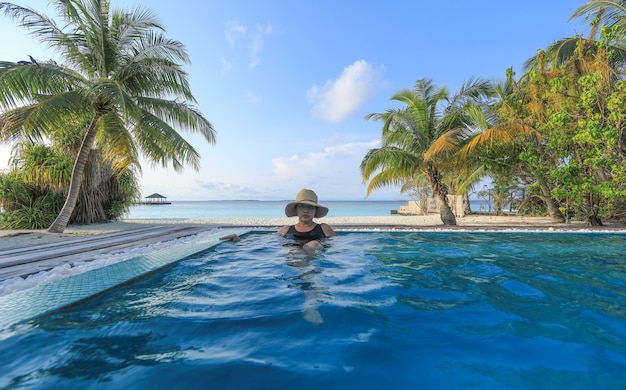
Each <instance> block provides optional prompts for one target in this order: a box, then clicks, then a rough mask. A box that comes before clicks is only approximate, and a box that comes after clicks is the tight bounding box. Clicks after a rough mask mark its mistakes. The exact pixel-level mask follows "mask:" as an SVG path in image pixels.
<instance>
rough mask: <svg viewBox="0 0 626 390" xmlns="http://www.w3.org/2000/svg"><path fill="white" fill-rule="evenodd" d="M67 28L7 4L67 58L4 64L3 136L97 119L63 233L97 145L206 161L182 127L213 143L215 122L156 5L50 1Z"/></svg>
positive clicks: (122, 152)
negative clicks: (128, 7) (124, 7)
mask: <svg viewBox="0 0 626 390" xmlns="http://www.w3.org/2000/svg"><path fill="white" fill-rule="evenodd" d="M52 3H54V4H55V5H56V8H57V9H58V10H59V11H60V15H61V17H62V18H63V24H62V27H59V26H58V25H57V24H56V23H55V21H54V20H53V19H51V18H48V17H47V16H46V15H43V14H40V13H38V12H36V11H34V10H32V9H30V8H27V7H21V6H18V5H15V4H12V3H4V2H3V3H0V12H3V13H4V14H5V15H6V16H9V17H11V18H12V19H14V20H16V21H17V22H18V23H19V25H20V26H23V27H25V28H27V29H29V31H30V33H31V34H32V35H34V36H35V37H37V38H38V39H39V40H40V41H41V42H43V43H45V44H47V45H48V46H49V47H51V48H54V49H56V50H58V51H59V53H60V58H61V60H62V62H63V63H62V64H56V63H55V62H54V61H47V62H46V61H38V62H37V64H35V63H30V64H21V63H13V62H0V91H1V92H2V93H1V94H0V107H1V108H2V109H3V110H4V113H3V117H4V121H5V122H4V126H3V127H4V129H3V134H2V139H1V140H0V141H12V140H16V139H20V138H30V139H43V138H44V137H45V135H46V134H52V133H53V132H54V131H55V129H58V128H61V127H62V126H63V123H64V121H65V120H67V119H68V118H73V119H77V118H85V117H87V118H89V120H88V126H87V128H86V129H85V131H84V137H83V139H82V143H81V145H80V150H79V153H78V155H77V158H76V161H75V164H74V167H73V170H72V179H71V184H70V186H69V190H68V194H67V199H66V202H65V204H64V206H63V208H62V210H61V212H60V213H59V215H58V217H57V218H56V220H55V221H54V223H52V225H51V226H50V227H49V228H48V231H49V232H55V233H58V232H63V231H64V229H65V227H66V226H67V223H68V221H69V218H70V216H71V214H72V211H73V210H74V207H75V205H76V201H77V199H78V196H79V190H80V186H81V176H82V174H83V171H84V169H85V165H86V163H87V160H88V157H89V154H90V150H91V149H92V148H96V147H97V146H98V145H102V144H108V145H114V150H115V151H116V153H118V155H119V156H123V157H125V158H127V159H130V160H131V161H134V162H137V161H138V158H139V155H140V154H141V155H143V156H144V157H145V158H146V159H147V160H149V161H152V162H154V163H155V164H161V165H162V166H164V167H167V166H169V165H171V166H172V167H173V168H174V170H176V171H180V170H182V168H183V167H184V166H185V165H191V166H192V167H193V168H194V169H196V170H197V169H198V168H199V161H200V156H199V154H198V152H197V151H196V150H195V149H194V147H193V146H192V145H191V144H189V143H188V142H187V141H186V140H185V139H184V138H183V137H182V136H181V135H180V134H179V133H178V132H177V129H181V130H183V131H187V132H191V133H199V134H201V135H202V136H203V137H204V138H205V139H206V140H207V141H208V142H209V143H211V144H213V143H214V142H215V132H214V129H213V126H212V125H211V123H210V122H209V121H208V120H207V119H205V118H204V117H203V116H202V114H201V113H200V112H199V110H198V109H197V108H196V107H195V106H194V104H195V99H194V97H193V95H192V93H191V90H190V86H189V83H188V76H187V73H186V72H185V71H184V70H183V68H182V66H181V63H189V58H188V56H187V53H186V51H185V48H184V46H183V45H182V44H181V43H180V42H178V41H175V40H171V39H168V38H166V37H165V36H164V35H163V33H164V31H165V30H164V28H163V26H162V25H161V24H160V23H159V21H158V20H157V18H156V16H155V15H154V14H153V13H152V12H151V11H149V10H147V9H145V8H141V7H137V8H135V9H134V10H132V11H130V12H123V11H121V10H116V9H111V7H110V2H109V1H107V0H55V1H52Z"/></svg>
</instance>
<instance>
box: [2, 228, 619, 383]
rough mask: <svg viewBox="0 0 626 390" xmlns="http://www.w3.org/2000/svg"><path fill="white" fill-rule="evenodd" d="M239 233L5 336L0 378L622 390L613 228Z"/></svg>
mask: <svg viewBox="0 0 626 390" xmlns="http://www.w3.org/2000/svg"><path fill="white" fill-rule="evenodd" d="M283 244H284V242H283V241H282V240H281V239H280V238H278V237H276V236H275V235H271V234H250V235H248V236H247V237H245V239H244V240H243V241H241V242H239V243H234V244H233V243H222V244H220V245H218V246H217V247H215V248H213V249H210V250H208V251H207V252H204V253H202V254H201V255H197V256H194V257H193V258H189V259H185V260H183V261H180V262H178V263H176V264H175V265H173V266H171V267H169V268H168V269H166V270H164V271H162V272H159V273H156V274H152V275H149V276H146V277H144V278H142V279H141V280H139V281H137V282H135V283H132V284H128V285H124V286H121V287H118V288H115V289H113V290H110V291H107V292H105V293H103V294H101V295H99V296H97V297H94V298H92V299H89V300H88V301H85V302H83V303H80V304H77V305H74V306H72V307H69V308H65V309H62V310H57V311H55V312H52V313H50V314H47V315H44V316H41V317H38V318H36V319H34V320H31V321H29V322H27V323H23V324H18V325H15V326H13V327H11V328H10V329H8V330H5V331H2V332H0V388H8V389H11V388H20V389H21V388H50V389H52V388H64V389H72V388H76V389H101V388H112V389H120V388H124V389H139V388H142V389H143V388H146V389H148V388H149V389H173V388H176V389H179V388H180V389H206V388H216V389H256V388H258V389H270V388H271V389H320V388H321V389H325V390H327V389H357V388H359V389H379V388H387V389H407V388H411V389H413V388H436V389H447V388H477V389H492V388H493V389H496V388H498V389H499V388H515V389H523V388H529V389H542V388H568V389H587V388H589V389H591V388H593V389H615V388H625V387H626V259H625V258H626V256H624V254H625V253H626V235H621V234H592V233H588V234H581V233H463V232H452V233H444V232H340V234H339V236H337V237H334V238H332V239H331V240H330V242H329V245H328V247H327V248H325V249H323V250H321V251H320V250H318V251H314V252H311V251H308V252H307V251H303V250H302V249H300V248H297V247H292V246H284V245H283Z"/></svg>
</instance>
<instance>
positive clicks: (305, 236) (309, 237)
mask: <svg viewBox="0 0 626 390" xmlns="http://www.w3.org/2000/svg"><path fill="white" fill-rule="evenodd" d="M285 238H287V239H290V240H296V241H297V242H298V243H299V244H306V243H307V242H309V241H313V240H322V239H324V238H326V234H324V230H322V225H320V224H317V225H315V227H314V228H313V229H311V230H310V231H308V232H299V231H297V230H296V227H295V225H291V226H289V230H287V233H286V234H285Z"/></svg>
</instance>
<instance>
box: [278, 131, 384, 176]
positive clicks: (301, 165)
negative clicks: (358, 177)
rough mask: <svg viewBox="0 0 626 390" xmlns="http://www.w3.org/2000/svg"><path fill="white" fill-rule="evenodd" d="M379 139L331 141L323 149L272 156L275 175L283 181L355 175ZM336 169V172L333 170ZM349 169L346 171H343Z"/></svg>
mask: <svg viewBox="0 0 626 390" xmlns="http://www.w3.org/2000/svg"><path fill="white" fill-rule="evenodd" d="M378 143H379V141H378V140H376V141H371V142H352V143H344V144H327V145H326V146H325V147H324V148H323V149H322V150H320V151H317V152H311V153H307V154H306V155H302V156H300V155H297V154H296V155H292V156H290V157H277V158H275V159H273V160H272V163H273V164H274V176H275V178H276V179H277V180H281V181H302V180H308V181H310V180H311V179H315V180H318V179H319V180H327V179H326V178H330V177H334V178H336V177H339V178H342V177H343V178H346V177H353V176H354V175H355V173H358V170H359V164H360V163H361V160H362V159H363V156H365V153H367V151H368V150H369V149H372V148H374V147H376V146H377V145H378ZM329 172H332V173H329ZM342 172H345V175H342V174H341V173H342Z"/></svg>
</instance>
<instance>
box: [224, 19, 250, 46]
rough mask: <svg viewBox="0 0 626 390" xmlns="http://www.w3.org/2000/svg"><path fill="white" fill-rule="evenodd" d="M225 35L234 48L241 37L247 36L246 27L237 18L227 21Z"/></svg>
mask: <svg viewBox="0 0 626 390" xmlns="http://www.w3.org/2000/svg"><path fill="white" fill-rule="evenodd" d="M224 36H225V37H226V41H228V44H229V45H230V47H231V48H234V47H235V45H236V44H237V41H238V40H239V39H242V38H244V37H245V36H246V27H245V26H244V25H242V24H240V23H239V21H238V20H237V19H235V20H229V21H228V22H226V29H225V30H224Z"/></svg>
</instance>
